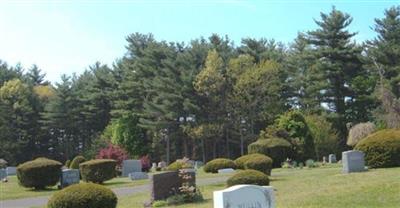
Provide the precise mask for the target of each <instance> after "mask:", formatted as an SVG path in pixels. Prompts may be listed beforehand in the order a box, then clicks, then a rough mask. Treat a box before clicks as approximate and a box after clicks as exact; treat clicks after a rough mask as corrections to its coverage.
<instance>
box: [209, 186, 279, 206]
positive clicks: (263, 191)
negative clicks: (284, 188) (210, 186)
mask: <svg viewBox="0 0 400 208" xmlns="http://www.w3.org/2000/svg"><path fill="white" fill-rule="evenodd" d="M213 195H214V196H213V200H214V208H225V207H232V208H275V194H274V189H273V187H272V186H256V185H236V186H232V187H230V188H227V189H224V190H222V191H214V194H213Z"/></svg>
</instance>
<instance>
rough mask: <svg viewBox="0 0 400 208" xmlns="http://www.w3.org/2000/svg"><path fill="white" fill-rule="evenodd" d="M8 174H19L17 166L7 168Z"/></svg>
mask: <svg viewBox="0 0 400 208" xmlns="http://www.w3.org/2000/svg"><path fill="white" fill-rule="evenodd" d="M6 172H7V175H9V176H11V175H17V167H11V166H10V167H7V168H6Z"/></svg>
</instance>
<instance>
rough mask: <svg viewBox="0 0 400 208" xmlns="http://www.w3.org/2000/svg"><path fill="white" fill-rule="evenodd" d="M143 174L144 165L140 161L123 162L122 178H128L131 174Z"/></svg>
mask: <svg viewBox="0 0 400 208" xmlns="http://www.w3.org/2000/svg"><path fill="white" fill-rule="evenodd" d="M133 172H142V163H141V162H140V160H124V161H122V175H121V176H122V177H128V176H129V173H133Z"/></svg>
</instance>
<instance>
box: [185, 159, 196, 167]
mask: <svg viewBox="0 0 400 208" xmlns="http://www.w3.org/2000/svg"><path fill="white" fill-rule="evenodd" d="M186 163H188V164H189V165H190V167H194V165H195V163H196V161H194V160H188V161H187V162H186Z"/></svg>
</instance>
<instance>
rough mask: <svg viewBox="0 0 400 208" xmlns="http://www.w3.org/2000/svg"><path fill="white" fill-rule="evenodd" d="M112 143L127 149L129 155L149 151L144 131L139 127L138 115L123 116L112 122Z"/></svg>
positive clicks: (139, 154) (137, 154)
mask: <svg viewBox="0 0 400 208" xmlns="http://www.w3.org/2000/svg"><path fill="white" fill-rule="evenodd" d="M111 128H112V139H111V141H112V143H113V144H117V145H119V146H121V147H123V148H124V149H126V150H127V151H128V153H129V154H130V155H135V156H141V155H143V154H146V153H148V152H149V147H148V144H147V141H146V137H145V131H144V129H143V128H141V127H139V117H138V116H132V115H130V116H123V117H121V118H119V119H118V120H116V121H115V122H113V124H112V125H111Z"/></svg>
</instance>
